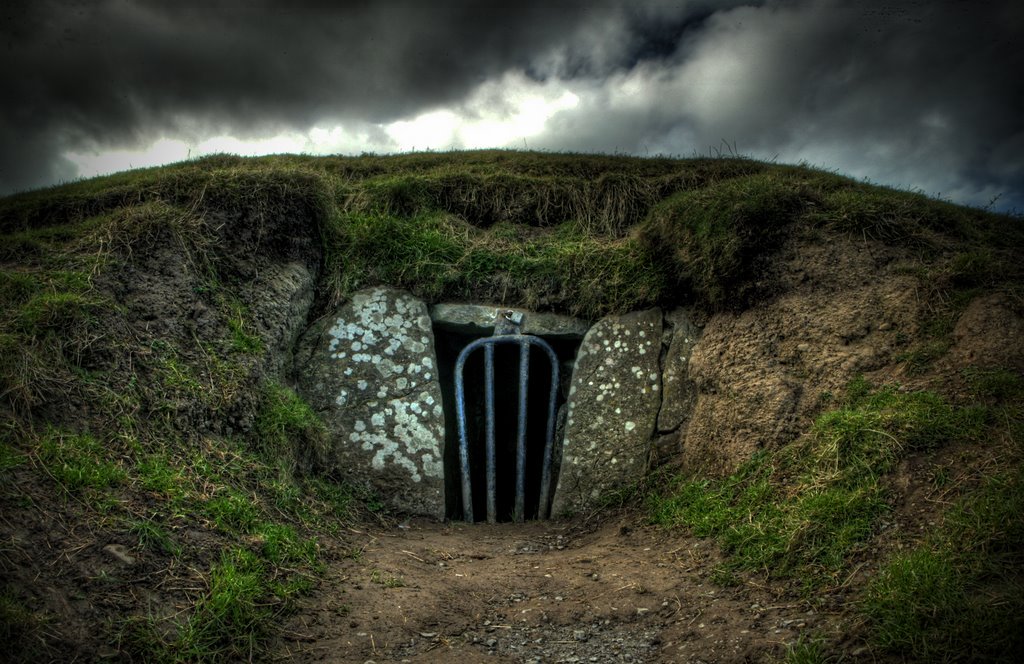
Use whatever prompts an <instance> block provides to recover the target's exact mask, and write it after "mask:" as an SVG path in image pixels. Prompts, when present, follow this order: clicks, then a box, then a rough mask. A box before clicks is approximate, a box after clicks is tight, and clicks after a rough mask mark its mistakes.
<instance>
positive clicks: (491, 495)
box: [455, 311, 558, 523]
mask: <svg viewBox="0 0 1024 664" xmlns="http://www.w3.org/2000/svg"><path fill="white" fill-rule="evenodd" d="M522 318H523V315H522V314H521V313H518V312H513V311H504V312H498V313H497V315H496V316H495V319H496V320H495V326H494V335H493V336H491V337H484V338H481V339H477V340H476V341H473V342H472V343H470V344H469V345H467V346H466V347H465V348H463V349H462V352H461V353H459V358H458V360H457V361H456V363H455V409H456V416H457V418H458V421H459V463H460V466H461V468H462V505H463V516H464V518H465V520H466V521H468V522H470V523H472V522H473V521H474V518H473V487H472V482H471V477H470V466H469V440H468V437H467V434H466V388H465V378H464V375H463V374H464V372H465V368H466V360H467V359H468V358H469V356H470V355H471V354H472V353H473V351H475V350H477V349H479V348H483V349H484V411H485V417H486V429H485V431H486V433H485V441H484V444H485V454H486V477H487V521H488V522H489V523H495V522H497V520H498V518H497V507H496V503H497V500H496V497H495V493H496V490H497V479H496V472H495V449H494V448H495V443H494V419H495V417H494V347H495V346H497V345H499V344H517V345H518V346H519V410H518V412H517V415H518V417H517V431H516V478H515V489H516V494H515V506H514V510H513V515H512V518H513V520H515V521H517V522H522V521H524V520H525V518H526V515H525V505H526V416H527V411H526V407H527V389H528V386H529V383H530V347H531V346H537V347H538V348H540V349H542V350H543V351H544V352H545V353H547V356H548V359H549V361H550V363H551V390H550V392H549V395H548V421H547V429H546V432H547V436H546V438H545V441H544V457H543V465H542V470H541V485H540V501H539V503H538V508H537V516H538V518H540V519H546V518H548V516H549V509H550V507H549V505H550V502H551V501H550V490H551V461H552V455H553V448H554V438H555V400H556V398H557V396H558V357H557V355H555V351H553V350H552V349H551V346H549V345H548V344H547V342H545V341H544V340H543V339H541V338H540V337H535V336H533V335H529V334H522V333H520V325H521V324H522Z"/></svg>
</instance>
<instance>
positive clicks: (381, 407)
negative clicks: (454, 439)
mask: <svg viewBox="0 0 1024 664" xmlns="http://www.w3.org/2000/svg"><path fill="white" fill-rule="evenodd" d="M299 358H300V362H301V366H300V367H299V372H298V373H299V376H300V379H299V391H300V393H301V394H302V395H303V397H305V399H306V400H307V401H308V402H309V404H310V405H311V406H312V407H313V408H314V409H315V410H316V411H317V412H318V413H319V414H320V415H321V417H322V418H323V419H324V422H325V423H326V424H327V426H328V428H329V430H330V431H331V434H332V443H333V450H332V457H333V464H334V466H335V468H336V470H337V471H338V473H339V474H340V475H342V476H343V477H345V478H346V479H348V480H350V481H353V482H355V483H357V484H360V485H363V486H367V487H369V488H371V489H373V490H374V491H375V492H377V493H378V494H379V495H380V497H381V498H382V499H384V500H385V501H387V502H389V503H391V504H392V505H393V506H394V507H396V508H398V509H401V510H405V511H408V512H411V513H413V514H421V515H425V516H432V517H434V518H437V519H443V518H444V510H445V502H444V411H443V408H442V406H441V386H440V383H439V382H438V376H437V357H436V355H435V351H434V336H433V332H432V330H431V324H430V318H429V316H428V315H427V306H426V304H425V303H423V302H422V301H420V300H418V299H416V298H414V297H412V296H411V295H409V294H407V293H405V292H403V291H398V290H394V289H390V288H382V287H381V288H371V289H368V290H364V291H360V292H358V293H356V294H355V295H353V297H352V300H351V301H350V302H348V303H347V304H345V305H344V306H342V307H341V308H340V309H339V310H338V311H337V312H335V313H334V314H333V315H330V316H327V317H325V318H323V319H321V320H320V321H319V322H318V323H317V324H315V325H314V326H313V327H312V328H311V329H310V330H309V331H308V332H307V334H306V335H305V336H304V337H303V340H302V342H301V345H300V352H299Z"/></svg>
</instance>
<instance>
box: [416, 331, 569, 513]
mask: <svg viewBox="0 0 1024 664" xmlns="http://www.w3.org/2000/svg"><path fill="white" fill-rule="evenodd" d="M487 336H490V335H486V334H473V333H466V332H464V331H458V330H452V329H445V328H444V327H443V326H441V325H437V324H435V326H434V344H435V349H436V352H437V361H438V378H439V379H440V381H441V393H442V398H443V401H444V418H445V421H444V424H445V452H444V457H445V458H444V474H445V513H446V517H447V518H448V519H453V520H462V519H463V513H464V506H463V504H462V485H461V473H462V471H461V464H460V461H459V428H458V427H459V425H458V417H457V414H456V408H455V363H456V360H457V359H458V356H459V353H460V352H462V349H463V348H465V347H466V346H468V345H469V344H470V343H472V342H473V341H475V340H477V339H480V338H483V337H487ZM541 338H542V339H544V341H546V342H547V343H548V345H549V346H551V349H552V350H554V351H555V354H556V356H557V358H558V362H559V377H560V384H559V387H558V390H557V394H556V396H555V407H556V412H560V411H561V410H562V406H563V405H564V404H565V401H566V397H567V395H568V386H569V381H570V378H571V376H572V366H573V363H574V362H575V359H576V351H577V350H578V349H579V345H580V340H579V339H569V340H567V339H560V338H554V337H546V336H541ZM519 353H520V350H519V346H518V345H516V344H505V345H498V346H495V347H494V418H495V422H494V432H495V469H496V477H495V482H496V486H495V503H496V516H497V520H498V521H512V520H513V512H514V507H515V476H516V434H517V430H518V422H517V417H518V412H519ZM549 371H550V360H549V358H548V355H547V353H545V352H544V351H543V350H542V349H541V348H539V347H531V349H530V374H531V375H530V382H529V388H528V396H527V419H526V473H525V475H526V492H525V512H524V514H525V516H526V518H527V519H536V518H537V515H538V513H539V507H540V505H539V500H540V494H541V477H542V475H543V456H544V443H545V440H546V436H547V420H548V398H549V394H550V389H551V384H550V374H549ZM463 380H464V385H465V401H466V434H467V438H468V441H469V450H470V476H471V481H472V493H473V514H474V518H475V520H477V521H483V520H484V519H485V518H486V515H487V506H486V501H487V490H486V483H487V479H486V468H485V451H484V437H485V430H486V411H485V400H484V386H485V382H484V352H483V350H482V349H481V350H478V351H476V352H473V353H472V354H470V355H469V356H468V359H467V361H466V366H465V369H464V372H463ZM553 452H554V463H553V464H552V470H551V486H550V487H549V494H548V495H549V498H550V496H552V495H553V494H554V485H555V484H556V483H557V480H558V474H557V470H558V465H559V464H558V461H559V459H560V458H561V431H560V429H559V428H556V431H555V440H554V450H553Z"/></svg>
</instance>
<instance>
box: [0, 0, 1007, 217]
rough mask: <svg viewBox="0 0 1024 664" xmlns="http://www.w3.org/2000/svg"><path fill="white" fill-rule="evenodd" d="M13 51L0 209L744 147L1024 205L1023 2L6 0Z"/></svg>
mask: <svg viewBox="0 0 1024 664" xmlns="http://www.w3.org/2000/svg"><path fill="white" fill-rule="evenodd" d="M0 38H2V44H0V48H2V53H3V55H2V62H0V64H2V67H0V90H2V95H3V98H4V101H3V102H2V103H0V194H3V193H10V192H12V191H18V190H22V189H26V188H34V187H39V186H44V185H49V184H53V183H57V182H62V181H67V180H73V179H75V178H79V177H88V176H92V175H96V174H99V173H106V172H111V171H117V170H123V169H127V168H132V167H138V166H149V165H153V164H159V163H167V162H172V161H180V160H182V159H186V158H188V157H196V156H200V155H203V154H208V153H212V152H232V153H237V154H267V153H280V152H301V153H308V154H333V153H342V154H359V153H361V152H376V153H390V152H404V151H410V150H426V149H431V150H447V149H450V148H483V147H504V146H509V147H513V148H520V149H522V148H529V149H543V150H570V151H580V152H619V153H628V154H635V155H641V156H644V155H652V156H653V155H657V154H664V155H670V156H684V157H687V156H693V155H694V154H699V155H707V154H716V153H718V152H719V151H722V152H728V151H729V150H731V149H735V150H736V151H738V152H739V153H742V154H745V155H750V156H754V157H758V158H764V159H776V160H777V161H779V162H785V163H799V162H807V163H809V164H811V165H815V166H820V167H824V168H828V169H831V170H835V171H838V172H840V173H843V174H846V175H851V176H854V177H857V178H867V179H869V180H871V181H872V182H876V183H880V184H887V185H893V186H898V187H903V188H909V189H916V190H921V191H923V192H924V193H926V194H929V195H932V196H942V197H944V198H949V199H951V200H954V201H956V202H960V203H968V204H972V205H979V206H986V205H989V204H990V202H991V201H992V200H993V199H995V198H996V197H999V198H998V199H997V200H996V202H995V204H994V205H993V207H994V208H995V209H1000V210H1016V211H1017V212H1021V211H1024V75H1022V72H1024V48H1022V47H1021V46H1020V45H1019V43H1014V42H1015V41H1017V42H1021V41H1024V3H1022V2H1020V1H1019V0H1005V1H993V2H986V1H985V0H971V1H966V0H965V1H960V2H954V1H951V0H945V1H943V0H932V1H922V2H910V1H904V2H877V3H874V2H870V1H868V2H862V1H856V0H848V1H845V2H839V1H836V2H829V1H824V0H794V1H792V2H787V1H778V2H775V1H768V2H746V3H744V2H728V1H725V0H722V1H719V0H704V1H701V0H651V1H647V2H643V1H638V0H586V1H579V0H514V1H513V0H479V1H471V0H444V1H440V0H405V1H398V0H396V1H389V0H385V1H378V2H371V1H368V0H367V1H354V0H349V1H345V2H297V1H290V2H289V1H285V0H280V1H276V2H275V1H271V0H262V1H248V0H163V1H142V0H81V1H77V2H76V1H71V0H3V2H2V7H0ZM726 144H728V145H729V146H730V147H729V148H726V147H725V146H726Z"/></svg>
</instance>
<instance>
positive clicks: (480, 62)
mask: <svg viewBox="0 0 1024 664" xmlns="http://www.w3.org/2000/svg"><path fill="white" fill-rule="evenodd" d="M618 11H619V10H618V6H617V4H615V3H611V2H597V3H587V4H583V3H565V2H547V1H546V0H538V1H535V2H530V1H522V0H517V1H516V2H514V3H513V2H493V3H492V2H472V1H470V0H455V1H449V2H445V3H437V2H426V1H420V0H407V1H389V2H344V3H327V2H320V3H311V2H283V1H282V2H268V1H263V2H242V1H241V0H221V1H208V0H202V1H199V2H194V1H193V2H128V1H116V0H103V1H100V2H57V1H49V2H47V1H41V2H37V1H35V0H22V1H17V0H15V1H14V2H8V3H6V4H5V8H4V9H3V10H2V18H0V21H2V24H0V25H2V27H0V40H2V42H0V43H2V47H3V67H2V72H3V73H2V74H0V82H2V85H3V89H4V94H5V96H6V98H7V99H8V102H7V103H5V104H4V105H3V109H2V110H0V114H2V115H0V119H2V122H3V126H4V130H3V133H0V138H2V140H3V144H2V145H0V147H2V148H3V151H2V152H3V157H2V158H0V159H2V161H0V182H2V185H0V190H5V191H6V190H10V189H11V188H13V187H19V186H25V185H31V184H36V183H38V182H39V181H45V180H47V179H49V178H51V177H52V176H53V175H57V174H60V173H61V169H60V168H59V164H54V163H51V161H50V160H52V159H54V158H55V157H56V155H55V152H54V151H55V150H59V149H60V148H62V147H63V148H88V147H89V146H90V145H91V144H97V145H101V146H102V145H120V144H130V143H131V142H132V141H133V140H135V139H138V138H140V137H142V136H150V137H152V136H153V134H155V133H157V132H160V131H169V132H177V133H179V134H184V135H186V136H187V135H188V134H189V132H201V131H206V130H218V129H219V130H230V131H231V132H232V133H233V134H234V135H236V136H247V135H259V134H261V133H263V134H265V133H266V132H273V131H275V130H280V129H285V128H302V129H304V128H308V127H309V126H311V125H312V124H313V123H315V122H317V121H321V120H324V119H331V120H335V121H340V120H346V119H357V120H364V121H374V122H387V121H390V120H394V119H396V118H399V117H401V116H403V115H404V114H408V113H411V112H415V111H416V110H417V109H422V108H430V107H436V106H439V105H443V104H445V103H449V102H452V101H456V100H458V99H459V98H460V97H461V96H463V95H465V94H466V92H467V91H468V90H469V89H471V88H472V87H473V86H476V85H478V84H479V83H481V82H483V81H485V80H487V79H489V78H491V77H495V76H498V75H499V74H500V73H501V72H502V71H505V70H507V69H510V68H518V69H525V68H526V67H528V65H529V63H530V57H531V56H532V55H534V54H536V53H539V52H544V51H546V50H548V49H550V48H551V47H552V45H554V44H561V43H567V42H569V41H571V39H572V37H573V35H574V34H575V33H576V32H577V31H584V30H587V29H588V28H589V26H591V25H592V24H594V25H600V24H603V23H606V22H607V21H609V20H611V17H613V16H614V15H615V14H616V13H617V12H618ZM588 72H589V73H591V74H601V73H602V72H601V71H600V69H594V68H591V69H590V70H588Z"/></svg>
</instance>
